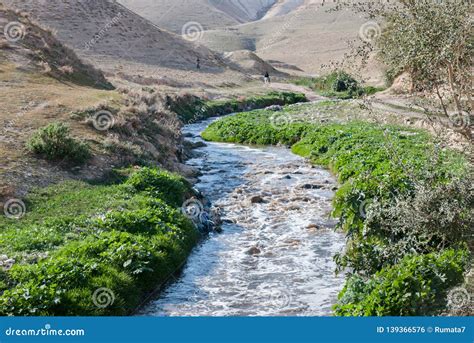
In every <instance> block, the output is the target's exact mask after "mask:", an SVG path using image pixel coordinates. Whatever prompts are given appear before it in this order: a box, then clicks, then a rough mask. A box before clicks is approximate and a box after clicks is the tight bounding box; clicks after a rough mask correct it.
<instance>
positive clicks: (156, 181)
mask: <svg viewBox="0 0 474 343" xmlns="http://www.w3.org/2000/svg"><path fill="white" fill-rule="evenodd" d="M126 184H127V185H129V186H131V187H132V188H133V189H134V190H135V191H137V192H147V193H149V194H150V195H152V196H153V197H156V198H161V199H164V200H165V201H166V202H167V203H168V204H170V205H173V206H177V207H181V206H182V204H183V202H184V197H185V195H186V193H188V192H189V191H190V185H189V183H188V182H187V181H186V180H185V179H184V178H183V177H181V176H179V175H175V174H172V173H170V172H167V171H165V170H161V169H156V168H141V169H140V170H139V171H137V172H135V173H133V174H132V175H131V176H130V178H129V179H128V180H127V182H126Z"/></svg>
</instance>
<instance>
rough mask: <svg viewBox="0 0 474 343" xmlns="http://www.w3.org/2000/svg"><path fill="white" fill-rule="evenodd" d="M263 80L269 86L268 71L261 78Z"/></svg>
mask: <svg viewBox="0 0 474 343" xmlns="http://www.w3.org/2000/svg"><path fill="white" fill-rule="evenodd" d="M263 80H264V82H265V84H266V85H268V84H270V74H269V73H268V71H267V72H265V75H264V76H263Z"/></svg>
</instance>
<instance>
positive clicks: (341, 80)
mask: <svg viewBox="0 0 474 343" xmlns="http://www.w3.org/2000/svg"><path fill="white" fill-rule="evenodd" d="M292 82H293V83H294V84H296V85H299V86H305V87H309V88H311V89H312V90H314V91H315V92H317V93H319V94H320V95H322V96H326V97H330V98H337V99H353V98H359V97H361V96H363V95H372V94H375V93H377V92H379V91H381V90H383V89H382V88H377V87H372V86H366V87H362V86H361V85H360V84H359V82H357V80H356V79H355V78H354V77H352V76H351V75H349V74H348V73H346V72H345V71H340V70H336V71H333V72H331V73H330V74H328V75H325V76H321V77H318V78H299V79H295V80H292Z"/></svg>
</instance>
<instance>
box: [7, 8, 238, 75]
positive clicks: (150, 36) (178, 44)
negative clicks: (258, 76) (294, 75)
mask: <svg viewBox="0 0 474 343" xmlns="http://www.w3.org/2000/svg"><path fill="white" fill-rule="evenodd" d="M4 2H5V4H6V5H7V6H10V7H12V8H14V9H19V10H23V11H25V12H27V13H29V14H30V15H31V16H32V18H33V19H34V20H36V21H38V22H39V23H40V24H41V25H43V26H46V27H50V28H51V29H53V30H54V31H55V32H56V33H57V36H58V38H59V39H60V40H61V41H62V42H63V43H65V44H67V45H68V46H70V47H72V48H73V49H74V50H75V51H76V52H77V53H78V55H79V56H80V57H82V58H85V59H87V60H89V61H91V62H93V63H94V64H95V65H96V66H98V67H100V68H101V69H103V70H104V71H106V72H108V73H109V75H121V76H123V77H125V78H126V77H127V75H133V76H134V80H135V81H136V79H137V78H139V77H143V78H145V77H146V78H148V81H147V82H150V83H153V80H152V79H155V81H156V82H162V83H166V82H168V81H169V79H170V80H171V79H173V80H178V79H179V80H187V81H194V80H201V79H202V78H205V77H206V76H207V77H208V78H209V79H210V80H214V79H216V80H219V79H224V80H229V79H235V78H238V77H240V75H238V73H236V72H235V71H231V70H229V68H228V67H227V66H226V65H225V64H224V63H223V61H222V60H221V59H220V57H219V56H218V55H216V54H215V53H214V52H212V51H211V50H209V49H208V48H206V47H204V46H202V45H198V44H196V43H195V40H196V39H195V38H196V37H194V36H191V37H189V39H188V40H186V39H184V38H182V37H181V36H180V35H176V34H173V33H171V32H169V31H166V30H164V29H161V28H159V27H157V26H156V25H154V24H153V23H151V22H150V21H148V20H147V19H144V18H142V17H140V16H139V15H137V14H135V13H134V12H131V11H130V10H128V9H127V8H125V7H123V6H122V5H120V4H118V3H117V2H115V1H108V0H99V1H91V0H80V1H77V0H48V1H45V0H38V1H22V0H6V1H4ZM198 58H199V59H200V60H201V66H202V68H201V70H199V73H196V61H197V59H198ZM169 82H171V81H169Z"/></svg>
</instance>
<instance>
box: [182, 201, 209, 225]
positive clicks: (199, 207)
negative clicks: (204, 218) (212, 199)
mask: <svg viewBox="0 0 474 343" xmlns="http://www.w3.org/2000/svg"><path fill="white" fill-rule="evenodd" d="M181 212H182V213H183V214H184V215H185V216H186V217H188V218H189V219H193V220H197V219H200V216H201V214H202V213H203V212H204V205H203V204H202V202H200V201H199V200H197V199H189V200H186V201H185V202H184V204H183V206H182V207H181Z"/></svg>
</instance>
